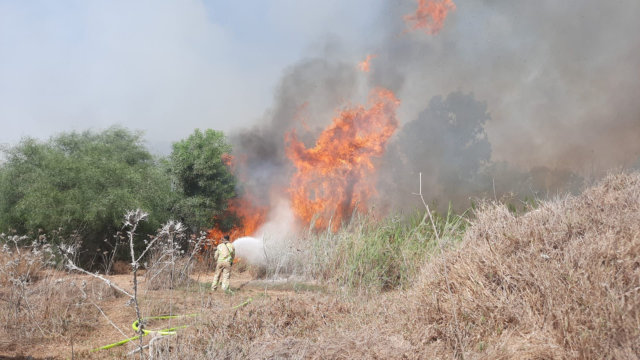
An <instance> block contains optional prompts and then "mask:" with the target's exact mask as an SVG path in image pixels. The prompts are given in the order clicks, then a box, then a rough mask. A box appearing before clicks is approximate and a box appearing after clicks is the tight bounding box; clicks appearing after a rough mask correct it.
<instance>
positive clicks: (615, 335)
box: [405, 173, 640, 359]
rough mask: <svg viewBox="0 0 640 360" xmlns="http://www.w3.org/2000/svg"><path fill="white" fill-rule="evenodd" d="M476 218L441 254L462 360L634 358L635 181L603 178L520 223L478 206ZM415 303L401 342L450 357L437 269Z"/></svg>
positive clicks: (429, 272) (638, 213)
mask: <svg viewBox="0 0 640 360" xmlns="http://www.w3.org/2000/svg"><path fill="white" fill-rule="evenodd" d="M476 215H477V219H476V220H475V221H474V224H473V226H471V227H470V228H469V229H468V231H467V233H466V234H465V238H464V241H463V243H462V244H461V245H460V246H459V247H457V248H456V249H454V250H451V251H449V252H448V254H447V265H448V266H449V281H450V283H451V286H452V291H453V293H454V296H455V299H456V305H457V307H458V316H459V318H460V322H461V327H462V329H461V330H462V338H463V345H464V351H465V354H467V355H468V356H471V357H473V358H492V359H495V358H530V359H534V358H535V359H537V358H607V357H609V358H637V357H638V356H639V355H640V313H639V312H640V311H639V310H640V293H639V291H640V173H634V174H631V175H629V174H615V175H610V176H608V177H607V178H606V179H604V180H603V181H602V182H601V183H600V184H598V185H597V186H594V187H592V188H589V189H587V190H586V191H585V192H584V193H583V194H582V195H580V196H578V197H571V196H567V197H564V198H559V199H556V200H554V201H547V202H542V203H541V204H540V206H539V208H538V209H536V210H534V211H531V212H529V213H526V214H515V213H512V212H510V211H509V210H508V208H507V207H506V206H504V205H501V204H496V203H492V202H484V203H482V204H481V205H480V207H479V211H477V214H476ZM413 296H414V297H415V298H416V304H415V305H413V306H414V307H416V309H417V311H415V312H411V316H412V318H411V319H407V321H408V324H409V325H412V326H405V329H406V331H405V335H406V337H407V338H408V339H410V340H411V342H412V343H413V344H414V345H417V344H422V345H424V346H428V345H431V346H429V347H430V348H431V349H432V350H433V351H434V352H433V353H432V354H434V355H435V354H438V355H440V356H444V357H446V356H450V355H451V353H452V352H454V349H456V347H455V330H454V328H453V326H452V324H453V308H452V304H451V301H450V298H449V296H448V293H447V287H446V282H445V279H444V276H443V267H442V263H441V261H440V260H439V259H434V261H433V262H431V263H428V264H427V266H426V268H425V270H424V273H423V279H422V280H421V281H420V282H419V284H418V285H417V286H416V288H415V289H414V291H413ZM416 316H417V318H416Z"/></svg>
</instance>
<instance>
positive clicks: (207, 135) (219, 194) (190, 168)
mask: <svg viewBox="0 0 640 360" xmlns="http://www.w3.org/2000/svg"><path fill="white" fill-rule="evenodd" d="M231 151H232V147H231V144H229V142H228V141H227V139H226V137H225V136H224V133H223V132H221V131H215V130H211V129H208V130H205V131H204V132H202V131H200V130H199V129H196V130H195V131H194V133H193V134H191V135H190V136H189V137H188V138H187V139H185V140H182V141H179V142H176V143H174V144H173V152H172V153H171V160H170V162H171V164H170V168H171V173H172V174H173V177H174V180H175V184H176V185H177V188H178V189H179V191H180V192H181V194H182V199H181V200H180V201H178V202H177V203H176V205H175V206H174V207H173V210H172V212H173V213H174V214H175V215H176V216H178V217H179V219H180V220H181V221H182V222H184V223H185V224H187V225H188V226H189V227H191V229H192V230H197V229H201V228H206V227H211V226H213V224H214V219H213V216H214V215H218V214H221V213H222V212H223V211H225V210H226V208H227V204H228V202H229V199H231V198H233V197H235V196H236V178H235V176H234V175H233V174H232V173H231V172H230V171H229V166H228V161H226V160H225V159H226V157H228V156H230V155H231Z"/></svg>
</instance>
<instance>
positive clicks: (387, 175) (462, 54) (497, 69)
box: [233, 0, 640, 206]
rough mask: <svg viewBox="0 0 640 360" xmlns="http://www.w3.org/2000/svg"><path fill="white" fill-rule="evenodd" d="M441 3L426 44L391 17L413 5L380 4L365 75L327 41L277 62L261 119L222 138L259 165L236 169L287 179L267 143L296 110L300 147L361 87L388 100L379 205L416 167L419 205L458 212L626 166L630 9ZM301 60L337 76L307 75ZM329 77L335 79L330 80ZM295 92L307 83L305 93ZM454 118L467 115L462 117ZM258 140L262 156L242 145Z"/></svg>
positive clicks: (637, 9) (631, 87) (633, 48)
mask: <svg viewBox="0 0 640 360" xmlns="http://www.w3.org/2000/svg"><path fill="white" fill-rule="evenodd" d="M455 3H456V8H457V10H456V11H455V12H454V13H451V14H449V18H447V20H446V21H447V23H446V24H445V26H444V28H443V29H442V30H441V31H440V33H439V34H438V35H437V36H429V35H426V34H424V33H421V32H415V33H406V31H405V30H406V27H407V24H406V23H405V22H404V21H403V16H404V15H406V14H409V13H411V12H412V11H414V10H415V6H416V3H415V2H411V1H401V2H389V3H387V4H386V5H385V8H384V9H383V11H382V12H381V14H380V16H379V17H378V19H377V25H379V26H378V29H377V30H376V31H374V32H372V34H371V40H370V48H369V49H368V50H367V52H368V53H372V54H376V58H374V59H371V61H370V72H369V73H367V74H361V73H358V69H357V63H358V62H359V61H361V59H362V58H363V57H364V56H365V55H366V53H365V54H359V56H357V57H356V56H355V55H351V56H349V55H345V54H350V53H349V51H348V50H346V49H345V47H344V46H343V44H342V43H341V41H340V37H339V36H337V37H333V38H330V39H329V40H327V41H326V42H325V43H324V44H322V45H320V46H318V50H317V51H316V54H315V56H312V57H310V58H307V59H305V60H303V61H301V62H300V63H298V64H296V65H294V66H292V67H290V68H289V69H288V70H287V71H286V73H285V76H284V78H283V80H282V82H281V85H280V87H279V88H278V89H279V90H278V93H277V94H276V97H275V103H274V106H273V108H272V110H269V111H268V112H267V114H266V115H265V118H266V120H265V121H264V122H262V123H261V124H259V125H256V127H255V128H253V129H250V130H242V131H239V132H236V135H235V136H233V142H234V144H235V145H236V147H237V148H238V149H239V152H241V153H243V152H244V153H246V154H247V156H248V157H249V158H256V157H260V158H261V161H260V162H259V163H260V164H262V166H257V167H254V166H250V165H249V166H246V167H245V171H247V172H249V173H252V174H254V175H255V176H258V177H259V176H262V175H263V174H265V173H274V174H281V173H285V172H289V171H291V169H290V167H289V165H288V163H287V162H286V159H285V158H284V156H283V153H282V148H283V144H282V140H281V139H282V137H283V135H284V133H285V132H286V131H287V129H291V128H294V127H297V128H300V127H301V124H300V121H298V117H297V116H296V115H297V114H298V110H299V108H300V107H302V106H303V105H304V107H305V109H307V110H308V109H309V108H311V109H312V110H311V111H310V112H308V113H307V117H306V119H307V121H308V123H311V124H312V126H308V128H310V131H307V135H308V137H309V138H308V144H307V145H313V139H315V136H316V135H317V134H318V130H317V129H316V127H324V126H326V125H327V124H328V122H329V120H330V119H331V115H330V114H328V109H330V108H331V106H328V105H329V104H332V105H333V109H339V108H343V107H345V106H346V105H347V104H348V103H349V102H351V101H355V100H358V99H361V98H362V94H363V88H372V87H375V86H383V87H386V88H389V89H391V90H393V91H394V92H396V94H397V96H398V98H399V99H400V100H401V101H402V105H401V107H400V115H399V118H400V121H401V124H402V125H403V126H404V128H402V129H400V130H399V131H398V132H397V134H396V135H397V136H396V137H395V138H394V142H393V145H392V146H391V149H392V151H391V152H390V153H389V154H387V156H386V157H385V158H384V159H381V160H380V162H381V164H380V167H379V171H380V174H381V177H382V179H381V189H383V191H384V192H385V193H384V194H382V196H381V197H387V198H388V199H387V200H385V201H389V202H391V203H394V202H395V203H397V202H402V201H400V200H404V199H406V197H407V196H410V194H411V192H415V191H416V190H417V188H416V187H417V179H418V172H422V173H423V181H425V182H426V184H429V185H430V190H431V191H430V195H432V199H433V200H435V199H440V200H441V201H445V202H446V201H454V202H456V203H458V204H460V205H464V204H465V203H466V205H467V206H468V204H469V200H468V198H469V196H472V195H481V194H488V193H490V194H491V196H493V195H494V194H493V192H494V188H495V192H496V196H501V195H502V194H505V193H508V192H510V191H518V192H520V193H521V194H522V195H536V196H546V195H553V194H556V193H560V192H562V191H567V190H569V191H575V190H577V189H578V188H579V187H580V183H581V181H582V180H583V179H584V178H594V177H600V176H602V175H604V173H605V172H606V171H607V170H610V169H613V168H618V167H627V168H628V167H630V166H633V165H634V164H635V163H636V162H638V161H640V160H638V159H640V141H638V139H640V104H639V103H637V101H636V100H635V99H637V97H638V95H639V94H640V38H639V37H638V36H636V35H635V34H638V33H640V23H639V22H637V16H638V15H639V14H640V4H639V3H637V2H636V1H632V0H624V1H621V2H618V3H616V4H615V5H614V4H608V3H603V2H601V1H595V0H588V1H580V2H563V3H558V2H555V1H541V2H536V3H529V2H517V3H514V2H512V1H506V0H505V1H503V0H485V1H469V0H466V1H465V0H459V1H456V2H455ZM311 63H322V64H325V66H327V67H328V66H331V67H334V68H337V67H339V68H340V69H341V71H340V72H336V71H334V70H329V71H327V72H325V73H322V72H318V71H313V70H311V69H310V68H309V64H311ZM336 74H340V75H339V76H340V79H342V81H341V82H335V81H334V82H331V81H330V79H331V78H332V77H335V76H336ZM327 82H329V83H331V84H332V86H326V84H327ZM299 84H313V85H317V87H316V86H314V87H313V90H314V92H313V93H312V94H311V93H308V92H305V91H299V90H300V89H299V88H298V86H299ZM365 85H366V86H365ZM308 86H309V85H308ZM343 94H344V96H343ZM354 99H355V100H354ZM462 99H464V101H463V100H462ZM313 106H318V107H319V108H320V109H318V111H315V109H313ZM273 109H275V111H274V110H273ZM471 114H473V115H471ZM452 116H453V118H452ZM468 116H472V117H473V116H475V118H473V119H472V118H469V120H468V121H467V122H465V120H464V119H466V118H467V117H468ZM458 118H459V119H462V120H461V121H456V119H458ZM489 119H491V120H490V121H488V120H489ZM270 122H271V124H276V123H277V124H278V125H277V126H271V125H269V124H270ZM261 127H264V128H268V130H267V131H264V130H260V128H261ZM249 134H250V135H251V137H249ZM249 139H250V141H248V140H249ZM258 143H259V144H263V145H264V144H267V143H268V144H271V145H270V149H272V150H273V151H272V152H262V151H257V150H252V149H251V148H250V147H247V146H246V144H258ZM309 143H310V144H309ZM394 152H395V154H394ZM393 156H395V157H393ZM250 164H251V163H250ZM254 164H257V163H254ZM258 167H259V168H261V170H260V171H257V172H256V171H254V170H255V169H256V168H258ZM251 177H252V176H249V178H251ZM279 179H281V178H279ZM263 180H266V179H263ZM280 181H281V180H280ZM385 181H386V183H385ZM266 182H267V183H269V181H268V180H267V181H266ZM263 184H264V183H263ZM393 186H396V187H397V188H396V189H394V188H393ZM523 193H526V194H523ZM403 203H406V202H403ZM445 205H446V204H445Z"/></svg>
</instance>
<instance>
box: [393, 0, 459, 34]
mask: <svg viewBox="0 0 640 360" xmlns="http://www.w3.org/2000/svg"><path fill="white" fill-rule="evenodd" d="M455 10H456V4H454V3H453V0H442V1H440V2H437V1H435V0H418V10H416V12H415V13H413V14H410V15H405V17H404V20H405V21H406V22H408V23H410V24H411V23H413V25H412V26H411V30H424V31H425V32H426V33H427V34H430V35H435V34H437V33H438V32H439V31H440V30H442V28H443V27H444V21H445V19H446V18H447V13H449V11H455Z"/></svg>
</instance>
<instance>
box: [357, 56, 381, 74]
mask: <svg viewBox="0 0 640 360" xmlns="http://www.w3.org/2000/svg"><path fill="white" fill-rule="evenodd" d="M377 57H378V55H376V54H373V55H371V54H369V55H367V58H366V59H365V60H364V61H363V62H361V63H358V69H360V71H362V72H369V71H370V70H371V59H375V58H377Z"/></svg>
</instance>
